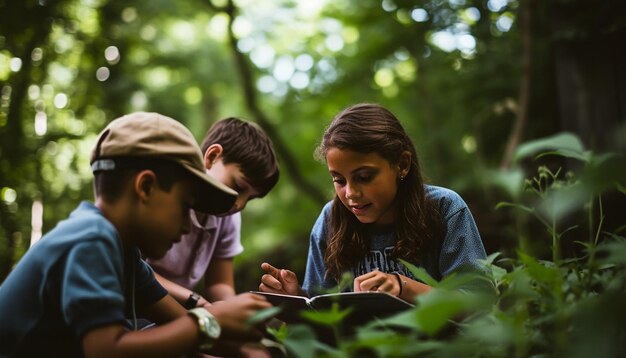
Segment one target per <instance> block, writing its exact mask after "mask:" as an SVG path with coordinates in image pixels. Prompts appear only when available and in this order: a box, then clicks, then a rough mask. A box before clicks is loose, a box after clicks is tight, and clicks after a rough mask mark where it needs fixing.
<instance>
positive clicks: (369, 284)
mask: <svg viewBox="0 0 626 358" xmlns="http://www.w3.org/2000/svg"><path fill="white" fill-rule="evenodd" d="M361 291H378V292H387V293H389V294H390V295H392V296H399V295H400V292H401V290H400V282H398V279H397V278H396V276H395V275H394V274H389V273H384V272H381V271H379V270H374V271H371V272H368V273H366V274H364V275H361V276H359V277H357V278H355V279H354V292H361Z"/></svg>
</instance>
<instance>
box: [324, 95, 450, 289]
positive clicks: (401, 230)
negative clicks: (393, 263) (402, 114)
mask: <svg viewBox="0 0 626 358" xmlns="http://www.w3.org/2000/svg"><path fill="white" fill-rule="evenodd" d="M331 148H338V149H342V150H345V149H348V150H352V151H355V152H359V153H365V154H369V153H378V154H379V155H380V156H382V157H383V158H385V159H386V160H387V161H389V163H390V164H391V165H396V164H398V163H399V161H400V156H401V154H402V153H403V152H405V151H409V152H410V153H411V165H410V169H409V172H408V174H407V176H406V177H405V178H404V180H402V181H400V180H399V179H398V193H397V195H396V205H398V211H397V212H398V219H397V220H396V223H395V224H394V232H395V233H396V235H397V241H396V244H395V247H394V250H393V253H392V255H393V257H394V258H402V259H405V260H407V261H410V262H414V263H418V262H419V261H420V253H421V252H422V249H423V248H424V247H425V245H427V244H431V243H435V241H436V240H438V239H439V235H440V232H441V218H440V215H439V213H438V211H437V210H436V208H435V206H434V204H433V203H432V202H431V201H429V200H428V199H427V198H426V197H425V195H424V181H423V179H422V174H421V170H420V165H419V160H418V158H417V152H416V150H415V146H414V145H413V142H412V141H411V139H410V138H409V136H408V135H407V134H406V132H405V131H404V128H403V127H402V124H400V121H398V119H397V118H396V117H395V116H394V115H393V113H391V112H390V111H389V110H387V109H385V108H384V107H381V106H380V105H377V104H369V103H363V104H357V105H354V106H352V107H349V108H346V109H345V110H343V111H342V112H341V113H339V114H338V115H337V116H336V117H335V118H334V119H333V120H332V122H331V123H330V125H329V126H328V128H327V129H326V131H325V132H324V136H323V138H322V142H321V143H320V145H319V146H318V147H317V149H316V156H317V158H318V159H320V160H324V159H325V158H326V153H327V152H328V150H329V149H331ZM371 229H372V228H371V224H363V223H361V222H359V221H358V220H357V218H356V217H355V216H354V214H353V213H352V212H350V211H349V210H348V209H347V208H346V207H345V206H344V205H343V204H342V202H341V201H340V200H339V197H337V196H336V195H335V198H334V200H333V204H332V210H331V217H330V230H329V235H330V238H329V239H328V241H327V246H326V251H325V253H324V261H325V263H326V268H327V272H326V276H327V277H332V278H334V279H336V280H339V278H340V277H341V274H342V273H343V272H344V271H346V270H350V269H351V268H352V267H354V266H355V265H356V264H357V263H358V261H359V260H361V259H362V258H363V257H364V256H365V255H366V254H367V252H368V250H369V232H370V231H371Z"/></svg>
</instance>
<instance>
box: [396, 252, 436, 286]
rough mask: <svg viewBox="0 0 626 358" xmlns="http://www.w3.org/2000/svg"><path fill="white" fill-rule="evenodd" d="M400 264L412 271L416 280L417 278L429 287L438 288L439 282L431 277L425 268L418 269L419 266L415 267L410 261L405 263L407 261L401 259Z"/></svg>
mask: <svg viewBox="0 0 626 358" xmlns="http://www.w3.org/2000/svg"><path fill="white" fill-rule="evenodd" d="M400 262H402V264H403V265H404V266H405V267H406V268H407V269H409V271H411V273H412V274H413V276H415V278H417V279H418V280H420V281H422V282H424V283H425V284H427V285H428V286H432V287H436V286H437V285H438V284H439V283H438V282H437V280H435V279H434V278H432V276H431V275H429V274H428V272H427V271H426V270H425V269H424V268H422V267H417V266H415V265H413V264H412V263H410V262H408V261H405V260H402V259H400Z"/></svg>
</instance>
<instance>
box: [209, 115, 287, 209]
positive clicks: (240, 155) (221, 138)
mask: <svg viewBox="0 0 626 358" xmlns="http://www.w3.org/2000/svg"><path fill="white" fill-rule="evenodd" d="M212 144H220V145H221V146H222V147H223V148H224V150H223V154H222V156H223V161H224V164H228V163H235V164H238V165H239V166H240V168H241V171H242V173H243V175H245V176H246V178H247V179H248V180H250V184H251V185H252V186H253V187H254V188H255V189H256V190H258V191H259V193H260V197H263V196H265V195H266V194H267V193H268V192H269V191H270V190H272V188H273V187H274V185H276V183H277V182H278V176H279V168H278V159H277V158H276V154H275V153H274V147H273V146H272V141H271V140H270V139H269V137H268V136H267V134H265V132H264V131H263V130H262V129H261V128H260V127H259V126H258V125H256V124H255V123H252V122H247V121H243V120H241V119H238V118H233V117H229V118H225V119H222V120H219V121H217V122H215V124H213V125H212V126H211V128H210V129H209V131H208V132H207V134H206V136H205V137H204V140H203V141H202V146H201V149H202V153H206V151H207V149H208V148H209V146H211V145H212Z"/></svg>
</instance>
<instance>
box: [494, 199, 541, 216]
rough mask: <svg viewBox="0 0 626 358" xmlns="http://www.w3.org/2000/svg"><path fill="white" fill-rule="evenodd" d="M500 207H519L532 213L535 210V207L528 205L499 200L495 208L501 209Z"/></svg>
mask: <svg viewBox="0 0 626 358" xmlns="http://www.w3.org/2000/svg"><path fill="white" fill-rule="evenodd" d="M501 208H515V209H519V210H522V211H524V212H527V213H529V214H532V213H534V212H535V209H533V208H531V207H528V206H524V205H521V204H514V203H508V202H499V203H498V204H497V205H496V210H498V209H501Z"/></svg>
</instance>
